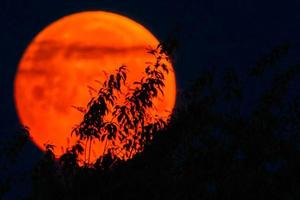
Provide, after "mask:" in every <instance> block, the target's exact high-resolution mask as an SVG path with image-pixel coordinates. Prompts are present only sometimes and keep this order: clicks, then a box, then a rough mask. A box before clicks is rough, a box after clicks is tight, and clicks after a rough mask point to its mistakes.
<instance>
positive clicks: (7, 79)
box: [0, 0, 300, 190]
mask: <svg viewBox="0 0 300 200" xmlns="http://www.w3.org/2000/svg"><path fill="white" fill-rule="evenodd" d="M87 10H105V11H111V12H116V13H120V14H123V15H125V16H127V17H129V18H131V19H133V20H135V21H137V22H139V23H141V24H143V25H144V26H146V27H147V28H148V29H150V30H151V32H152V33H154V35H156V36H157V37H158V38H159V39H163V38H166V37H167V36H168V35H169V34H170V33H171V32H172V31H173V30H179V33H178V39H179V43H180V47H179V49H178V53H177V58H176V64H175V70H176V75H177V82H178V88H179V89H181V88H184V87H185V85H186V83H187V82H188V81H189V80H192V79H194V78H195V77H196V76H197V74H199V72H200V71H201V69H203V68H206V67H211V66H216V67H219V68H222V67H227V66H236V67H237V68H238V69H239V70H240V71H241V72H243V71H245V69H246V68H247V67H248V66H250V65H253V64H254V63H255V61H256V59H257V57H258V56H261V55H264V54H265V53H268V52H269V51H270V50H271V48H272V47H274V46H276V45H278V44H281V43H283V42H287V41H288V42H290V43H291V44H292V45H293V46H292V49H291V52H290V60H291V61H292V62H293V63H300V62H299V61H300V56H299V54H300V14H299V10H300V3H299V1H295V2H289V1H262V0H243V1H241V0H233V1H217V0H205V1H204V0H186V1H179V0H175V1H174V0H163V1H162V0H152V1H144V0H143V1H141V0H128V1H124V0H123V1H113V0H94V1H58V0H43V1H42V0H40V1H37V0H28V1H24V0H23V1H22V0H14V1H12V0H1V2H0V23H1V32H0V35H1V36H0V44H1V48H0V51H1V53H0V105H1V107H0V111H1V116H0V140H4V139H6V138H10V137H11V136H12V135H13V132H14V130H15V128H16V126H17V124H18V118H17V115H16V112H15V107H14V102H13V80H14V76H15V72H16V69H17V65H18V62H19V60H20V58H21V56H22V53H23V51H24V49H25V48H26V46H27V45H28V44H29V42H30V41H31V40H32V39H33V37H34V36H35V35H36V34H37V33H38V32H39V31H40V30H41V29H42V28H44V27H45V26H47V25H48V24H50V23H51V22H53V21H55V20H57V19H59V18H61V17H62V16H65V15H68V14H71V13H75V12H79V11H87ZM254 90H255V89H254ZM32 151H34V150H33V148H32V147H29V148H28V149H27V151H26V153H25V154H26V155H28V156H31V157H33V155H36V154H37V152H36V151H35V154H33V153H32ZM27 160H28V159H27ZM32 160H34V158H32V159H29V161H24V162H25V163H23V164H17V166H16V167H15V169H14V170H15V171H21V170H20V169H21V168H23V166H25V165H26V166H30V165H31V164H30V163H32ZM27 162H29V164H26V163H27ZM20 166H21V167H20ZM23 190H26V189H23Z"/></svg>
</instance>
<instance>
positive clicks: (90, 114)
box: [63, 45, 169, 165]
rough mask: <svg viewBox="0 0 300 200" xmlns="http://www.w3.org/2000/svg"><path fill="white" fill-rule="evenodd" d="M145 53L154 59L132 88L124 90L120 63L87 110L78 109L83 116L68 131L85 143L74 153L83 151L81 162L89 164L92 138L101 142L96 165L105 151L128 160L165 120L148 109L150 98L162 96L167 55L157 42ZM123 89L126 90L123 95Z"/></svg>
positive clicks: (151, 106) (166, 71) (125, 83)
mask: <svg viewBox="0 0 300 200" xmlns="http://www.w3.org/2000/svg"><path fill="white" fill-rule="evenodd" d="M148 53H149V54H152V55H153V56H154V57H155V62H154V63H151V62H149V63H147V64H148V66H147V67H146V68H145V76H144V77H142V78H141V79H140V80H139V81H136V82H134V83H133V88H130V89H129V90H128V89H127V88H128V87H130V86H129V85H128V84H127V82H126V78H127V74H126V73H127V68H126V67H125V66H121V67H120V68H119V69H117V70H116V73H115V74H111V75H110V76H109V77H108V80H106V81H105V82H104V84H103V87H102V88H101V89H100V90H99V91H98V92H97V96H96V97H93V98H92V99H91V100H90V101H89V103H88V105H87V109H81V108H79V109H78V110H79V111H81V112H83V114H84V117H83V120H82V122H81V123H80V124H79V125H78V126H77V127H76V128H74V130H73V132H72V134H75V135H76V136H77V137H78V138H79V140H80V141H82V142H83V143H85V147H84V148H83V151H79V152H78V153H80V154H82V153H85V160H84V163H85V164H88V165H89V164H91V161H90V156H91V148H92V144H93V140H99V141H101V144H102V145H103V144H104V152H103V155H101V156H100V157H99V160H98V161H97V163H98V164H99V162H100V163H101V161H102V160H103V156H104V155H105V154H111V155H113V156H114V157H116V158H118V159H128V158H131V157H132V156H133V155H134V154H136V153H138V152H140V151H142V149H143V146H144V145H145V144H147V143H149V142H150V141H151V139H152V136H153V134H154V133H155V132H157V131H158V130H159V129H162V128H163V127H165V125H166V119H162V118H155V117H154V116H152V115H151V114H150V109H155V108H154V103H153V100H154V99H155V98H157V97H158V96H159V95H163V88H164V86H165V84H164V81H165V76H166V74H168V72H169V69H168V66H167V62H168V61H169V58H168V56H167V55H166V54H165V50H164V49H163V48H162V46H161V45H158V46H157V48H155V49H151V50H149V51H148ZM124 88H126V89H127V90H128V91H127V92H126V94H124ZM159 93H160V94H159ZM124 96H125V98H124ZM77 145H80V144H77ZM67 154H68V152H67ZM63 158H64V157H63ZM77 158H78V157H77ZM77 161H78V160H77Z"/></svg>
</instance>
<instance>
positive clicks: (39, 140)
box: [14, 11, 176, 160]
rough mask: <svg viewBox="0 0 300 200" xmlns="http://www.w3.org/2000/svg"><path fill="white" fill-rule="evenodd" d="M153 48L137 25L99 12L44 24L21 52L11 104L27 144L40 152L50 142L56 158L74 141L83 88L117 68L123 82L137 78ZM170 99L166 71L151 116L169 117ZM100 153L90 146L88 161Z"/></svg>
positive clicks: (171, 81) (85, 94)
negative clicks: (124, 75) (123, 74)
mask: <svg viewBox="0 0 300 200" xmlns="http://www.w3.org/2000/svg"><path fill="white" fill-rule="evenodd" d="M158 44H159V41H158V40H157V39H156V37H155V36H154V35H153V34H151V32H150V31H148V30H147V29H146V28H145V27H143V26H142V25H140V24H138V23H137V22H135V21H133V20H131V19H129V18H127V17H124V16H121V15H118V14H114V13H109V12H103V11H92V12H81V13H76V14H72V15H69V16H66V17H63V18H61V19H59V20H58V21H55V22H54V23H52V24H50V25H49V26H47V27H46V28H45V29H44V30H42V31H41V32H40V33H39V34H38V35H37V36H36V37H35V38H34V39H33V41H32V42H31V43H30V44H29V46H28V47H27V49H26V50H25V52H24V54H23V57H22V58H21V60H20V62H19V66H18V70H17V73H16V77H15V88H14V89H15V91H14V95H15V105H16V108H17V112H18V115H19V119H20V121H21V123H22V124H24V125H26V126H28V127H29V128H30V132H31V137H32V140H33V142H34V143H35V144H36V145H37V146H38V147H39V148H40V149H42V150H44V144H46V143H47V144H53V145H55V146H56V148H55V150H54V153H55V155H56V156H57V157H59V156H60V155H62V153H63V152H64V151H65V150H66V148H67V147H69V146H71V145H72V144H74V143H75V142H76V140H77V138H76V137H75V136H73V137H71V131H72V129H73V128H74V127H75V125H76V124H79V123H80V121H81V120H82V119H83V114H82V113H80V112H79V111H78V110H76V109H74V107H73V106H78V107H86V105H87V103H88V102H89V100H90V98H91V94H90V90H89V89H88V87H93V88H96V89H99V88H100V86H101V85H100V84H99V82H103V81H104V80H105V79H106V77H105V73H107V74H109V73H113V72H114V71H115V69H117V68H118V67H120V66H121V65H125V66H127V68H128V82H129V83H133V82H134V81H137V80H140V78H141V77H142V76H143V72H144V69H145V67H146V64H145V63H146V62H149V61H153V59H154V58H153V56H152V55H150V54H148V53H147V51H146V49H147V48H155V47H156V46H157V45H158ZM171 68H172V66H171ZM96 80H97V81H96ZM175 99H176V81H175V73H174V70H171V72H170V73H169V74H168V76H167V77H166V80H165V88H164V95H163V96H160V97H159V98H158V100H156V101H155V102H154V105H155V107H156V110H155V111H154V114H155V115H158V116H160V117H167V116H169V115H170V113H171V112H172V110H173V108H174V105H175ZM102 152H103V144H101V143H100V142H95V144H93V147H92V155H91V160H95V159H96V158H97V157H99V156H100V155H101V153H102Z"/></svg>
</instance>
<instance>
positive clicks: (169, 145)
mask: <svg viewBox="0 0 300 200" xmlns="http://www.w3.org/2000/svg"><path fill="white" fill-rule="evenodd" d="M288 49H289V46H288V45H285V44H284V45H281V46H278V47H275V48H274V49H273V50H272V52H270V54H269V55H266V56H264V57H263V58H261V59H258V61H257V63H256V65H255V66H252V67H250V68H249V70H248V72H247V73H246V74H242V75H241V74H240V73H239V72H238V71H237V70H236V69H235V68H227V69H225V70H223V71H220V72H218V71H217V70H214V69H208V70H206V71H203V73H201V74H200V77H199V78H198V79H196V80H195V81H193V82H192V83H191V84H190V86H189V87H188V88H187V89H186V90H185V91H183V92H181V93H180V94H178V101H177V108H176V109H175V110H174V113H173V115H172V117H171V119H170V121H169V124H168V125H166V124H161V126H160V127H159V128H157V126H154V125H153V124H150V125H152V128H151V127H148V129H147V131H148V132H147V131H146V133H145V134H146V136H145V137H143V138H139V139H141V141H142V143H141V144H143V146H142V148H143V151H140V150H139V149H137V148H141V146H134V145H133V146H129V147H128V144H127V143H126V142H125V141H124V148H126V147H128V148H133V147H134V148H135V151H136V155H135V156H134V157H133V158H132V159H129V160H128V161H122V160H121V159H119V158H117V157H115V156H114V155H115V154H114V153H113V151H114V149H113V148H112V149H107V151H106V154H105V155H103V156H102V157H101V158H99V160H98V161H97V162H95V163H91V162H90V161H89V160H85V164H84V165H79V164H78V162H77V161H78V160H77V159H78V154H81V153H82V152H83V151H84V147H83V145H80V144H78V145H75V146H74V147H72V148H70V149H69V150H68V151H67V152H66V154H65V155H64V156H63V157H62V158H60V160H59V161H55V159H54V155H53V153H52V150H53V148H54V147H53V146H51V145H48V146H47V151H46V152H45V156H44V158H43V159H42V160H41V161H40V162H39V163H38V165H37V166H36V168H35V169H34V171H33V174H32V180H33V190H32V192H31V194H30V195H29V197H28V198H27V199H43V200H46V199H197V200H198V199H273V200H275V199H287V200H288V199H300V189H299V188H300V173H299V169H300V133H299V131H300V127H299V126H300V98H299V95H298V94H297V93H296V92H291V91H295V90H296V86H294V85H293V84H296V83H299V79H298V78H299V75H300V65H292V66H289V65H288V64H287V63H286V62H284V63H282V62H281V61H282V60H284V58H285V55H286V54H287V53H288ZM283 65H284V66H283ZM297 79H298V81H297ZM119 80H121V79H119ZM139 84H142V83H139ZM112 86H113V87H114V88H115V89H118V88H117V87H118V84H112ZM154 88H156V89H157V88H158V85H155V86H154ZM249 88H250V89H249ZM254 93H257V96H258V98H253V97H254V96H255V94H254ZM144 95H146V96H147V95H148V94H144ZM151 95H154V96H151ZM147 97H148V98H146V99H144V100H145V102H146V104H145V105H143V106H147V105H149V106H150V104H147V102H148V103H149V101H148V100H149V99H150V100H151V98H154V97H155V92H154V93H153V91H152V92H149V95H148V96H147ZM150 102H151V101H150ZM134 106H136V105H134ZM90 108H91V107H90ZM85 113H86V112H85ZM133 115H134V114H133ZM131 117H133V118H134V117H137V116H131ZM133 118H131V119H133ZM85 119H86V118H85ZM89 120H91V119H89ZM92 121H93V120H92ZM86 123H87V121H86V122H85V124H86ZM122 123H123V122H122ZM126 123H127V122H124V124H125V125H124V126H122V127H116V130H120V129H122V130H124V127H125V126H126ZM138 123H140V121H138V122H137V124H138ZM85 124H83V126H81V127H84V126H85ZM127 125H128V124H127ZM134 125H136V124H134ZM148 125H149V124H148ZM94 126H95V127H97V126H98V125H97V124H96V125H95V124H94ZM88 127H90V126H88ZM103 127H104V126H102V127H100V126H99V127H98V128H99V130H100V129H101V128H103ZM155 127H156V128H157V129H155ZM110 128H111V127H110ZM125 128H126V127H125ZM111 130H115V128H112V129H110V131H111ZM137 130H138V131H137V132H139V129H137ZM149 131H150V132H151V131H152V132H151V133H153V132H154V133H153V137H148V136H149ZM98 132H99V131H98ZM100 132H101V131H100ZM104 132H105V131H104ZM104 132H103V130H102V133H104ZM112 132H113V133H115V134H112V135H110V136H109V135H107V137H109V139H111V140H113V139H114V138H117V136H118V134H119V133H118V132H117V131H115V132H114V131H112ZM76 133H77V135H79V136H80V134H81V133H83V132H80V131H79V130H78V129H77V132H76ZM139 133H140V134H141V132H139ZM27 134H28V133H27ZM27 134H25V137H24V138H26V135H27ZM147 134H148V135H147ZM92 137H95V138H96V139H98V135H97V134H94V135H88V134H86V135H84V134H83V135H82V138H81V139H82V141H83V142H84V141H89V139H90V138H92ZM85 139H86V140H85ZM100 139H101V138H100ZM103 139H105V138H103ZM132 141H133V142H131V144H134V139H132ZM126 144H127V146H126ZM20 145H21V146H22V144H19V145H17V146H20ZM10 152H11V157H14V154H15V152H18V149H15V151H12V150H11V151H10ZM1 188H2V191H3V192H5V183H3V184H2V187H1Z"/></svg>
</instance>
